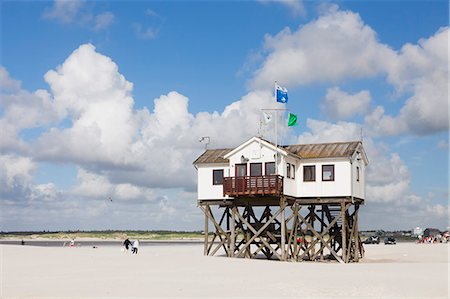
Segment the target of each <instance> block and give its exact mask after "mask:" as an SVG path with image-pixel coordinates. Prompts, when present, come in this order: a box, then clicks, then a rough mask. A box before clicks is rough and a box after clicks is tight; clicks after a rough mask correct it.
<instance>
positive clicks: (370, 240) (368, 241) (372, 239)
mask: <svg viewBox="0 0 450 299" xmlns="http://www.w3.org/2000/svg"><path fill="white" fill-rule="evenodd" d="M364 244H380V238H379V237H378V236H371V237H368V238H367V239H366V240H365V241H364Z"/></svg>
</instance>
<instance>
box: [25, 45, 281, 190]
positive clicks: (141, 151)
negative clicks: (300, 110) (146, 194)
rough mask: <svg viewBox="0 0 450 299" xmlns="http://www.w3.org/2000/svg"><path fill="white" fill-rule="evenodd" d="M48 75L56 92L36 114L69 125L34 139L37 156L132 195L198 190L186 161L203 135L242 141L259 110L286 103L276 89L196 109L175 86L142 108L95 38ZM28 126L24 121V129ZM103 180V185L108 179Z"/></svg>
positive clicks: (218, 142) (227, 142)
mask: <svg viewBox="0 0 450 299" xmlns="http://www.w3.org/2000/svg"><path fill="white" fill-rule="evenodd" d="M45 80H46V81H47V83H48V84H49V86H50V94H48V93H47V94H44V95H45V97H44V96H43V95H42V96H41V98H44V99H47V101H41V102H43V103H45V105H47V106H48V107H47V106H45V105H43V104H42V105H41V106H43V107H45V109H43V110H42V111H40V110H39V109H37V108H36V107H34V106H30V107H29V109H34V110H36V111H35V114H36V115H46V113H47V115H48V114H49V112H50V111H53V113H54V114H55V116H54V117H53V118H52V120H54V119H57V120H58V121H59V122H60V123H64V124H67V123H70V126H67V125H64V126H60V125H57V126H53V127H51V128H50V129H48V130H46V131H45V132H44V133H42V134H41V135H40V136H39V137H38V138H37V139H36V140H35V141H33V142H32V147H33V156H34V157H35V158H36V159H38V160H41V161H51V162H52V161H53V162H54V161H61V162H65V163H74V164H76V165H79V166H81V167H83V168H84V169H86V170H87V171H89V172H91V173H94V174H98V175H101V176H102V177H103V179H104V180H106V181H107V182H112V183H113V184H115V185H116V184H124V185H123V186H122V187H121V188H127V186H128V187H129V191H130V194H131V193H133V191H132V190H131V189H132V186H137V187H143V188H144V187H145V188H172V187H175V188H177V187H178V188H186V189H188V190H193V189H194V188H195V181H196V176H195V169H194V168H193V167H189V166H188V167H186V165H190V164H191V163H192V161H193V160H194V159H195V158H196V157H197V156H198V155H199V154H200V152H201V145H200V144H199V143H198V141H197V139H198V137H200V136H209V137H211V141H212V144H211V145H212V146H214V147H225V146H235V145H237V144H239V143H241V142H242V140H245V139H246V138H250V137H251V136H253V135H254V134H255V132H257V129H258V126H259V121H260V117H261V111H260V108H262V107H264V108H267V107H269V108H270V107H278V106H279V105H280V104H276V103H273V101H272V95H271V93H270V92H268V91H253V92H250V93H248V94H247V95H245V96H243V97H242V98H241V99H239V100H237V101H235V102H233V103H231V104H230V105H228V106H226V107H225V108H224V110H223V111H222V112H212V113H208V112H200V113H198V114H197V115H193V114H192V113H190V112H189V99H188V98H187V97H186V96H184V95H182V94H180V93H178V92H175V91H173V92H169V93H168V94H167V95H162V96H160V97H159V98H157V99H155V100H154V109H153V111H149V110H148V109H147V108H145V107H144V108H142V109H140V110H136V109H134V100H133V98H132V88H133V85H132V84H131V83H130V82H128V81H127V80H126V79H125V78H124V77H123V75H121V74H120V72H119V70H118V66H117V65H116V64H115V63H114V62H113V61H112V60H111V59H110V58H109V57H106V56H104V55H102V54H100V53H98V52H96V50H95V47H94V46H93V45H91V44H86V45H82V46H80V47H79V48H78V49H76V50H75V51H74V52H73V53H72V54H71V55H70V56H69V57H68V58H67V59H66V61H64V62H63V63H62V64H61V65H60V66H58V67H57V68H56V69H55V70H50V71H49V72H47V73H46V74H45ZM28 101H30V100H29V99H28ZM24 106H25V105H24ZM41 106H38V107H41ZM23 109H25V108H23ZM23 109H22V110H23ZM19 110H20V109H19ZM44 110H45V111H47V112H43V111H44ZM30 115H33V114H32V113H30ZM28 126H29V124H28ZM22 127H25V125H24V126H18V125H17V131H18V132H20V128H22ZM237 133H238V134H237ZM161 161H170V163H165V164H162V163H161ZM155 173H158V175H157V176H156V175H154V174H155ZM92 181H95V180H94V179H92ZM97 183H98V186H99V187H98V188H97V189H98V190H100V189H101V187H100V186H103V185H104V184H100V182H97ZM127 184H129V185H127ZM82 186H83V185H80V186H79V188H82ZM108 188H110V187H108ZM86 192H87V193H89V192H88V191H87V190H86ZM102 192H106V191H105V190H103V191H102Z"/></svg>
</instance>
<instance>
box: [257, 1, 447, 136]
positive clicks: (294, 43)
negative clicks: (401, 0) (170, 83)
mask: <svg viewBox="0 0 450 299" xmlns="http://www.w3.org/2000/svg"><path fill="white" fill-rule="evenodd" d="M322 13H323V15H321V16H320V17H319V18H317V19H316V20H314V21H312V22H310V23H307V24H305V25H303V26H301V27H300V28H299V29H298V30H296V31H292V30H291V29H290V28H285V29H283V30H282V31H280V32H279V33H278V34H276V35H274V36H271V35H267V36H266V37H265V43H264V48H265V51H266V57H265V59H264V60H263V62H262V64H261V66H260V67H259V69H257V70H256V71H255V73H254V76H253V78H252V79H251V80H250V81H249V86H250V88H267V86H271V85H272V82H273V81H275V80H278V81H279V82H283V84H285V85H287V86H288V87H291V88H292V87H296V86H300V85H305V84H308V83H313V82H332V83H335V82H342V81H348V80H351V79H360V78H367V77H375V76H384V77H385V78H386V80H387V82H388V83H389V84H391V85H392V86H393V87H394V89H395V90H396V96H397V97H402V98H405V99H406V100H405V103H404V105H403V107H402V108H401V109H400V111H399V113H398V115H388V114H385V111H384V108H383V106H378V107H376V108H375V109H374V110H373V111H372V112H370V113H369V115H368V116H367V118H366V122H367V124H368V125H369V126H371V127H373V132H374V133H375V132H376V133H377V134H379V135H399V134H417V135H426V134H433V133H436V132H439V131H445V130H448V128H449V117H448V114H449V112H448V108H449V107H448V90H449V80H448V40H449V29H448V27H445V28H441V29H439V30H438V31H437V32H436V34H434V35H433V36H431V37H429V38H423V39H421V40H419V41H418V43H417V44H405V45H404V46H403V47H402V48H401V49H400V51H394V50H393V49H391V48H390V47H389V46H388V45H386V44H383V43H381V42H379V40H378V39H377V35H376V32H375V31H374V30H373V29H372V28H371V27H370V26H368V25H366V24H364V22H363V20H362V19H361V17H360V16H359V15H358V14H356V13H353V12H351V11H342V10H339V9H337V7H336V6H332V9H326V10H323V12H322ZM330 49H332V50H330ZM337 96H341V98H342V96H344V95H343V94H340V95H338V91H337V90H333V89H331V90H329V93H328V94H327V98H326V101H325V102H326V103H327V104H329V106H325V107H327V108H325V112H327V113H328V114H331V113H334V114H337V115H339V114H341V115H342V116H343V118H345V117H350V115H351V114H352V113H359V114H361V113H364V112H366V111H367V108H368V102H370V100H369V99H368V95H364V94H358V96H359V97H363V99H360V100H361V101H356V99H355V98H354V99H353V103H358V104H359V105H360V106H350V105H347V106H350V107H352V108H353V109H350V110H345V109H340V107H339V106H337V105H333V104H336V103H337V100H335V98H336V97H337ZM353 96H356V95H353ZM343 102H345V101H343ZM350 102H351V100H349V99H348V98H347V103H348V104H350ZM328 107H329V108H328ZM339 109H340V110H339Z"/></svg>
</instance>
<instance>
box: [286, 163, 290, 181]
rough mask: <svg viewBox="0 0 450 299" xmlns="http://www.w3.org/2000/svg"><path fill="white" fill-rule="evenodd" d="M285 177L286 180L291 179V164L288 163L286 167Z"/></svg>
mask: <svg viewBox="0 0 450 299" xmlns="http://www.w3.org/2000/svg"><path fill="white" fill-rule="evenodd" d="M286 176H287V177H288V178H290V177H291V164H290V163H287V165H286Z"/></svg>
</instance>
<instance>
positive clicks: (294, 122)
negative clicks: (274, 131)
mask: <svg viewBox="0 0 450 299" xmlns="http://www.w3.org/2000/svg"><path fill="white" fill-rule="evenodd" d="M296 125H297V115H295V114H292V113H289V120H288V127H292V126H296Z"/></svg>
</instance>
